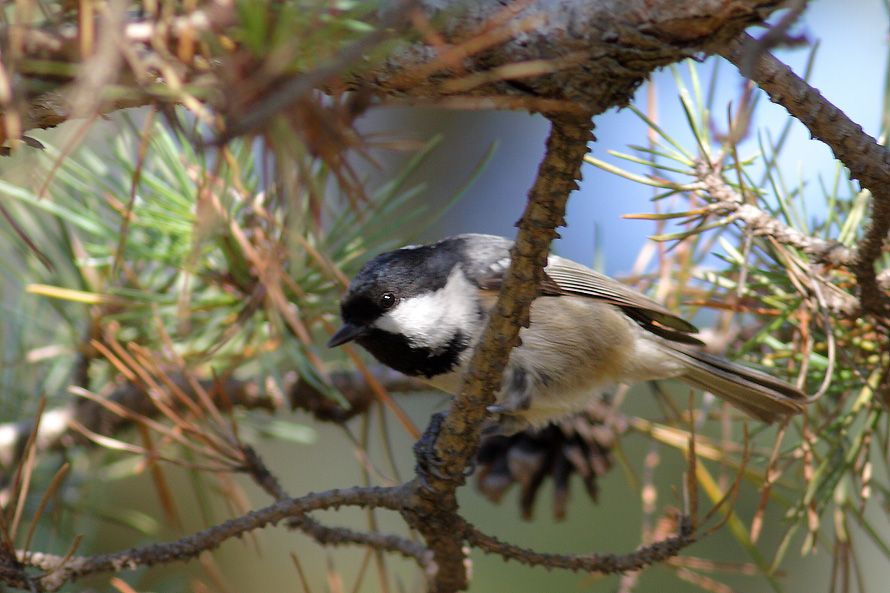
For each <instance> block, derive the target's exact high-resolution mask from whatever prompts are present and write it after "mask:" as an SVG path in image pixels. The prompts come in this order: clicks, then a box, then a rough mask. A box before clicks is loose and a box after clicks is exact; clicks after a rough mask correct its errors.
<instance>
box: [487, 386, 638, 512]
mask: <svg viewBox="0 0 890 593" xmlns="http://www.w3.org/2000/svg"><path fill="white" fill-rule="evenodd" d="M625 430H626V422H625V420H624V417H623V416H622V415H621V414H619V413H618V412H616V411H615V409H614V408H611V407H610V406H608V405H606V404H604V403H602V402H593V403H592V404H591V405H590V406H589V407H588V408H587V409H586V410H584V411H583V412H581V413H579V414H576V415H574V416H571V417H569V418H566V419H565V420H563V421H561V422H559V423H556V424H551V425H549V426H547V427H545V428H543V429H539V430H536V431H526V432H521V433H517V434H514V435H511V436H490V437H485V438H483V440H482V445H481V446H480V448H479V452H478V453H477V455H476V461H477V464H478V471H477V473H476V487H477V488H478V489H479V490H480V491H481V492H482V494H484V495H485V496H486V498H488V499H489V500H491V501H492V502H495V503H497V502H499V501H500V500H501V498H502V497H503V496H504V494H505V493H506V491H507V490H508V489H509V488H510V486H511V485H512V484H513V482H517V483H518V484H519V487H520V489H521V494H520V499H519V507H520V510H521V512H522V517H523V518H524V519H530V518H531V516H532V511H533V508H534V504H535V500H536V499H537V496H538V491H539V490H540V488H541V486H542V485H543V484H544V482H545V481H546V480H547V477H548V476H550V477H551V478H552V479H553V485H554V496H553V515H554V517H555V518H556V519H557V520H561V519H563V518H565V514H566V506H567V504H568V498H569V480H570V478H571V476H572V474H573V473H577V474H578V475H580V476H581V479H582V480H583V482H584V486H585V487H586V489H587V493H588V494H589V495H590V497H591V498H592V499H593V500H594V501H596V500H597V494H598V492H599V488H598V485H597V478H598V477H599V476H602V475H603V474H605V473H606V472H607V471H608V470H609V468H610V467H611V466H612V460H611V455H610V453H611V449H612V445H613V444H614V442H615V440H616V439H617V438H618V436H619V435H620V434H621V433H623V432H624V431H625Z"/></svg>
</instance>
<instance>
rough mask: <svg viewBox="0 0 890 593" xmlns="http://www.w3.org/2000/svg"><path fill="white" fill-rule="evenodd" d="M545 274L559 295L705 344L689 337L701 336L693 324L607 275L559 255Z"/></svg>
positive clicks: (552, 258)
mask: <svg viewBox="0 0 890 593" xmlns="http://www.w3.org/2000/svg"><path fill="white" fill-rule="evenodd" d="M544 272H545V274H546V275H547V278H548V280H549V284H551V287H552V286H556V287H558V290H559V293H560V294H571V295H578V296H586V297H590V298H593V299H597V300H600V301H604V302H606V303H609V304H612V305H615V306H616V307H619V308H620V309H621V310H622V311H624V313H625V315H627V316H628V317H630V318H631V319H633V320H634V321H636V322H637V323H638V324H640V325H641V326H642V327H643V328H645V329H647V330H649V331H651V332H652V333H654V334H656V335H659V336H661V337H663V338H666V339H668V340H674V341H676V342H683V343H686V344H701V343H702V342H701V341H700V340H698V339H696V338H694V337H692V336H690V335H689V334H694V333H698V328H696V327H695V326H694V325H692V324H691V323H689V322H688V321H686V320H685V319H682V318H680V317H677V316H676V315H674V314H673V313H671V312H670V311H669V310H668V309H667V308H665V307H664V305H662V304H661V303H658V302H656V301H653V300H652V299H650V298H649V297H647V296H645V295H643V294H641V293H639V292H637V291H636V290H634V289H633V288H630V287H629V286H627V285H625V284H622V283H621V282H618V281H617V280H614V279H613V278H609V277H608V276H606V275H605V274H600V273H599V272H595V271H593V270H591V269H590V268H588V267H586V266H582V265H581V264H578V263H575V262H573V261H571V260H568V259H564V258H561V257H558V256H550V259H549V260H548V263H547V267H546V268H545V269H544ZM545 290H546V287H545Z"/></svg>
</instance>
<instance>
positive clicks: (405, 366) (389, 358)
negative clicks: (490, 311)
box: [356, 328, 470, 379]
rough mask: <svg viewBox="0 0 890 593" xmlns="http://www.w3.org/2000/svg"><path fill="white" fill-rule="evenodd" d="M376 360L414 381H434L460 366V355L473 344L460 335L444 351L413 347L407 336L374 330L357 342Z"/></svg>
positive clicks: (455, 336) (452, 339)
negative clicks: (423, 378)
mask: <svg viewBox="0 0 890 593" xmlns="http://www.w3.org/2000/svg"><path fill="white" fill-rule="evenodd" d="M356 342H358V344H359V345H361V346H362V347H363V348H364V349H365V350H367V351H368V352H370V353H371V354H372V355H373V356H374V358H376V359H377V360H379V361H380V362H382V363H383V364H385V365H386V366H388V367H390V368H393V369H395V370H397V371H399V372H400V373H404V374H405V375H409V376H412V377H421V376H422V377H426V378H428V379H429V378H431V377H435V376H436V375H442V374H444V373H448V372H450V371H452V370H454V369H455V368H456V367H457V366H458V364H460V353H461V352H463V351H464V350H466V349H467V347H468V346H469V344H470V340H469V338H467V337H466V336H465V335H464V334H463V333H462V332H457V333H456V334H455V335H454V337H453V338H451V340H450V341H449V342H448V344H447V345H446V346H445V347H444V348H438V349H436V350H433V349H432V348H426V347H417V346H412V345H411V344H410V342H409V341H408V339H407V338H405V336H402V335H397V334H392V333H389V332H387V331H383V330H381V329H377V328H371V329H369V330H368V331H367V333H366V334H365V335H364V336H361V337H360V338H358V339H357V340H356Z"/></svg>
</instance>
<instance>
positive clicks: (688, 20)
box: [0, 0, 782, 132]
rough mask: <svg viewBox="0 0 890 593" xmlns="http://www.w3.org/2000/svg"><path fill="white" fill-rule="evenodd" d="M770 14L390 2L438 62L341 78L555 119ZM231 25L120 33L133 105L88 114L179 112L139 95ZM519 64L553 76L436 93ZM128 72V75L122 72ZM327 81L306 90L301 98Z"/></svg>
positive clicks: (409, 58) (769, 0) (153, 96)
mask: <svg viewBox="0 0 890 593" xmlns="http://www.w3.org/2000/svg"><path fill="white" fill-rule="evenodd" d="M781 5H782V2H780V1H779V0H696V1H692V2H674V1H672V0H656V1H652V0H565V1H563V2H559V3H553V2H550V1H549V0H527V1H525V2H513V3H510V4H507V5H506V6H505V5H504V3H502V2H500V1H498V0H472V1H469V0H417V1H415V2H408V3H403V2H392V3H391V4H390V6H389V12H387V11H383V12H382V13H381V16H380V19H381V22H386V23H391V22H393V21H394V20H399V18H398V17H404V16H407V14H408V10H413V11H416V12H417V13H418V14H419V15H420V18H422V19H423V20H425V21H426V22H429V23H436V26H437V27H438V26H439V24H440V23H441V24H442V25H443V26H442V31H441V35H442V37H443V39H444V40H445V41H446V43H447V44H448V45H447V46H446V48H445V49H444V50H442V51H439V50H437V49H435V48H433V47H432V46H430V45H427V44H426V43H423V42H418V43H414V44H413V45H409V46H407V47H406V48H405V49H403V50H401V51H399V52H397V53H394V54H392V55H391V56H390V57H389V58H388V59H387V60H386V61H384V62H383V63H381V64H377V65H375V66H374V67H372V68H371V69H370V70H368V71H366V72H364V73H363V74H361V75H360V77H359V78H358V79H357V80H356V79H353V83H354V84H358V85H360V86H361V87H363V88H366V89H370V90H371V91H373V92H375V93H376V94H377V95H379V96H380V97H382V98H384V100H385V99H388V98H389V99H392V98H409V97H411V98H415V99H435V100H445V99H449V98H455V97H458V98H459V97H468V96H469V97H487V98H489V103H482V105H486V104H491V102H493V104H494V105H498V104H501V105H503V106H505V107H507V108H511V109H527V110H532V111H535V110H540V109H541V105H546V106H553V105H556V104H559V103H560V102H561V103H563V104H564V105H565V107H566V108H567V109H572V108H573V109H574V110H575V112H588V113H589V112H592V111H593V109H592V108H593V107H594V106H596V105H610V106H620V105H625V104H627V102H628V100H629V98H630V96H631V95H630V92H629V91H632V90H633V89H634V88H636V87H637V86H638V85H639V84H640V83H641V82H642V81H643V80H645V78H646V77H647V76H648V75H649V73H650V72H652V71H653V70H654V69H656V68H659V67H662V66H665V65H668V64H671V63H673V62H676V61H678V60H680V59H683V58H686V57H689V56H692V55H695V54H698V53H702V52H706V53H707V52H713V51H716V50H717V49H719V48H720V47H721V46H722V45H723V44H725V43H726V42H728V41H729V40H730V39H731V38H733V37H734V36H736V35H737V34H738V33H740V32H741V31H743V30H744V28H745V27H747V26H749V25H751V24H754V23H759V22H762V21H763V20H764V19H765V18H766V17H767V16H768V15H769V14H770V13H771V12H772V11H774V10H776V9H777V8H778V7H780V6H781ZM393 11H396V12H397V13H399V12H401V13H403V14H396V15H395V19H394V17H393V14H392V13H393ZM237 18H238V15H237V13H236V11H235V8H234V5H233V4H232V3H230V2H210V3H208V4H207V5H205V6H203V7H202V8H201V9H200V10H197V11H195V12H194V13H192V14H191V15H190V16H188V17H182V18H180V19H177V20H174V21H173V22H172V23H164V24H163V26H162V25H161V24H159V23H156V22H154V21H152V20H130V21H127V22H125V23H124V24H123V30H122V31H121V35H120V36H121V38H122V39H123V40H125V45H126V48H125V50H126V51H127V52H129V53H128V55H129V56H131V57H132V56H151V59H149V58H148V57H146V58H145V59H144V63H143V66H144V67H143V68H141V69H140V68H136V69H134V71H133V72H130V73H124V76H122V77H121V81H122V83H123V84H126V85H128V86H129V87H130V88H131V90H132V91H133V93H134V94H131V95H129V96H128V97H127V98H126V99H125V100H123V101H122V100H120V99H117V100H112V101H108V102H106V103H104V104H102V105H100V106H99V111H101V112H107V111H110V110H115V109H120V108H123V107H131V106H135V105H139V104H148V103H150V102H173V103H176V102H180V101H182V100H183V93H182V92H180V91H176V92H173V93H168V94H164V93H158V92H156V90H152V89H151V88H150V85H155V84H157V83H158V82H161V83H165V82H170V81H167V80H165V78H164V72H163V70H159V69H158V68H157V64H158V63H163V62H164V60H167V59H168V58H167V56H170V55H177V47H178V43H179V39H180V36H183V35H188V36H189V39H192V38H193V37H194V36H195V35H202V34H203V35H216V34H221V33H224V32H225V31H226V30H227V29H228V28H229V27H231V26H232V24H233V23H235V22H237ZM18 33H21V39H23V40H24V41H23V44H22V45H23V50H24V53H25V55H26V56H27V57H29V58H37V59H40V60H47V61H55V62H62V63H81V62H83V60H84V57H83V56H82V55H80V47H81V44H80V43H79V42H78V33H77V29H76V28H73V27H58V28H41V29H29V28H23V29H22V30H21V31H17V34H18ZM9 40H10V35H0V45H3V46H4V49H6V46H8V45H9ZM351 49H352V48H347V49H346V50H344V51H346V52H348V51H351ZM146 52H148V54H146ZM335 62H337V61H336V60H335ZM523 63H525V64H536V63H537V64H541V63H544V64H550V65H551V67H550V68H549V69H550V70H553V71H550V72H547V71H545V72H540V71H535V70H534V69H532V70H526V71H523V69H521V68H520V69H518V71H515V70H516V69H514V72H513V74H510V73H509V72H505V73H504V75H503V76H495V77H487V78H486V77H485V76H483V78H484V80H485V81H486V82H485V84H481V85H479V86H476V87H474V88H470V89H467V88H466V85H463V86H460V85H458V86H457V87H455V86H454V85H452V86H448V85H447V84H445V83H446V82H449V81H450V82H453V81H454V79H455V78H456V77H460V78H466V77H468V76H472V75H478V74H483V75H485V73H490V72H492V71H495V70H496V69H498V68H500V67H507V66H511V65H516V64H523ZM454 66H459V68H454ZM129 67H131V68H133V67H134V65H133V64H132V63H130V64H129ZM176 67H177V71H178V72H181V74H180V78H181V80H180V81H178V82H179V83H181V82H182V81H186V82H187V81H189V80H192V79H197V78H200V80H201V87H202V89H204V91H205V92H204V93H202V94H203V95H204V96H206V97H207V99H206V100H207V102H208V104H209V105H210V106H211V107H214V108H216V109H217V110H220V111H223V112H224V111H225V109H226V99H227V98H228V97H230V96H231V89H230V88H229V85H230V81H228V80H227V79H226V77H224V76H221V75H220V73H218V72H215V71H214V70H213V69H212V68H210V69H208V68H207V67H206V66H202V65H201V64H195V63H194V62H191V63H177V64H176ZM523 72H535V73H536V75H534V76H530V75H529V74H528V73H525V74H523ZM330 74H331V75H335V74H336V72H331V73H330ZM300 76H309V77H311V76H313V73H311V72H310V73H305V74H303V75H299V76H297V79H299V78H300ZM327 78H328V79H330V76H328V77H327ZM328 81H329V80H325V81H315V83H314V84H313V85H308V86H307V88H306V89H305V91H306V92H308V91H309V90H311V89H312V88H315V87H316V86H317V85H318V84H324V83H326V82H328ZM42 82H43V83H44V84H45V83H46V81H45V80H44V81H42ZM174 86H176V87H177V88H178V86H179V85H174ZM99 91H100V90H99V89H96V92H99ZM207 91H213V92H207ZM302 94H305V92H304V93H302ZM302 94H297V95H296V96H289V97H288V99H289V101H290V102H289V103H287V102H285V103H282V104H281V105H279V108H287V107H288V106H289V105H293V104H294V102H296V101H297V100H298V99H299V98H300V96H302ZM280 99H281V97H280V96H279V95H278V94H276V93H275V92H272V93H270V94H269V95H268V96H267V97H266V100H268V101H280ZM497 99H507V100H506V101H498V100H497ZM214 101H216V102H217V104H214ZM542 102H543V103H542ZM254 109H262V105H261V104H260V105H253V106H251V111H252V110H254ZM71 113H72V112H71V106H70V105H69V103H68V89H66V88H65V87H64V86H60V87H58V88H56V89H53V90H50V91H47V92H44V93H42V94H39V95H33V96H28V97H27V109H26V110H25V113H23V114H22V120H23V121H22V127H23V128H24V129H25V130H27V129H30V128H45V127H50V126H55V125H58V124H59V123H61V122H63V121H65V120H66V119H67V118H68V117H70V116H71ZM245 113H246V112H245ZM245 113H241V114H239V115H242V116H243V115H245ZM231 121H235V120H234V119H233V118H232V119H231ZM7 132H8V131H7Z"/></svg>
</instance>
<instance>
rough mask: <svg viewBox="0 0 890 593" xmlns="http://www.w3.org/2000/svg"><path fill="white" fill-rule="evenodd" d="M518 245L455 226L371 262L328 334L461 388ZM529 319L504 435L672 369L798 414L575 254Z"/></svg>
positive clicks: (789, 395) (748, 405)
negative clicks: (448, 233) (457, 231)
mask: <svg viewBox="0 0 890 593" xmlns="http://www.w3.org/2000/svg"><path fill="white" fill-rule="evenodd" d="M512 245H513V242H512V241H510V240H509V239H506V238H504V237H498V236H493V235H479V234H464V235H455V236H452V237H448V238H446V239H443V240H441V241H439V242H437V243H433V244H429V245H410V246H407V247H403V248H401V249H397V250H395V251H390V252H388V253H383V254H381V255H378V256H377V257H375V258H373V259H372V260H370V261H369V262H368V263H366V264H365V265H364V266H363V267H362V269H361V270H360V271H359V272H358V274H357V275H356V276H355V278H354V279H353V280H352V282H351V283H350V285H349V289H348V291H347V293H346V295H345V296H344V297H343V300H342V302H341V316H342V318H343V327H341V328H340V329H339V330H338V331H337V332H336V333H335V334H334V335H333V337H331V339H330V341H329V342H328V346H329V347H332V348H333V347H336V346H341V345H343V344H346V343H347V342H352V341H354V342H356V343H358V344H359V345H361V346H362V347H363V348H365V349H366V350H367V351H368V352H370V353H371V354H372V355H373V356H374V357H375V358H376V359H377V360H379V361H380V362H381V363H383V364H385V365H387V366H389V367H391V368H393V369H395V370H397V371H400V372H402V373H404V374H406V375H410V376H412V377H418V378H420V379H421V380H424V381H425V382H427V383H429V384H431V385H433V386H434V387H436V388H438V389H441V390H443V391H445V392H447V393H451V394H457V393H458V391H459V390H460V388H461V384H462V381H463V375H464V372H465V371H466V368H467V365H468V363H469V360H470V356H471V354H472V351H473V348H474V346H475V345H476V343H477V342H478V340H479V337H480V336H481V334H482V330H483V329H484V328H485V325H486V323H487V320H488V315H489V312H490V311H491V309H492V307H493V306H494V304H495V302H496V300H497V297H498V291H499V289H500V286H501V283H502V281H503V278H504V274H505V272H506V271H507V269H508V267H509V265H510V248H511V246H512ZM544 274H545V276H544V280H543V282H542V283H541V291H540V296H538V297H537V298H536V299H535V300H534V301H533V302H532V305H531V322H530V324H529V326H528V327H526V328H523V329H522V330H521V331H520V333H519V336H520V339H521V345H519V346H517V347H516V348H514V349H513V350H512V352H511V354H510V359H509V363H508V364H507V367H506V368H505V369H504V376H503V380H502V387H501V391H500V393H499V394H498V398H497V403H496V404H495V405H493V406H491V407H490V408H489V411H491V412H492V413H496V414H498V415H499V416H498V420H497V430H496V431H497V432H499V433H502V434H511V433H515V432H518V431H521V430H525V429H527V428H540V427H543V426H545V425H546V424H548V423H549V422H550V421H553V420H558V419H560V418H562V417H564V416H567V415H570V414H572V413H574V412H577V411H579V410H581V409H582V408H583V407H584V406H585V404H586V403H587V402H588V401H589V398H592V397H601V396H602V395H603V394H604V393H606V392H607V391H608V390H609V389H610V388H612V387H613V386H614V385H615V384H618V383H625V384H633V383H638V382H640V381H649V380H654V379H669V378H677V379H680V380H681V381H685V382H686V383H688V384H690V385H693V386H695V387H699V388H702V389H705V390H707V391H710V392H712V393H714V394H715V395H718V396H720V397H722V398H723V399H725V400H726V401H728V402H729V403H731V404H733V405H734V406H736V407H738V408H740V409H741V410H743V411H745V412H747V413H748V414H750V415H751V416H754V417H756V418H759V419H760V420H763V421H765V422H772V421H774V420H776V419H779V418H784V417H786V416H790V415H792V414H797V413H799V412H801V411H803V409H804V407H805V405H806V402H807V397H806V395H805V394H804V393H803V392H801V391H800V390H799V389H797V388H796V387H793V386H792V385H789V384H787V383H785V382H783V381H780V380H778V379H775V378H773V377H771V376H769V375H767V374H765V373H762V372H760V371H756V370H753V369H750V368H747V367H744V366H741V365H738V364H736V363H733V362H730V361H728V360H725V359H723V358H719V357H717V356H713V355H711V354H708V353H706V352H703V351H702V350H701V349H700V346H702V345H703V344H702V342H701V341H699V340H698V339H696V338H695V337H693V336H692V335H691V334H694V333H696V332H697V331H698V330H697V329H696V327H695V326H693V325H692V324H691V323H689V322H687V321H684V320H683V319H681V318H679V317H677V316H675V315H674V314H673V313H671V312H670V311H668V310H667V309H666V308H665V307H664V306H662V305H661V304H659V303H657V302H655V301H653V300H652V299H650V298H648V297H646V296H643V295H642V294H641V293H639V292H637V291H635V290H633V289H632V288H629V287H627V286H625V285H624V284H622V283H620V282H618V281H617V280H613V279H612V278H609V277H608V276H605V275H603V274H600V273H598V272H595V271H593V270H591V269H589V268H587V267H586V266H583V265H581V264H579V263H576V262H574V261H571V260H568V259H565V258H562V257H558V256H555V255H551V256H550V257H549V259H548V260H547V266H546V268H545V269H544Z"/></svg>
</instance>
